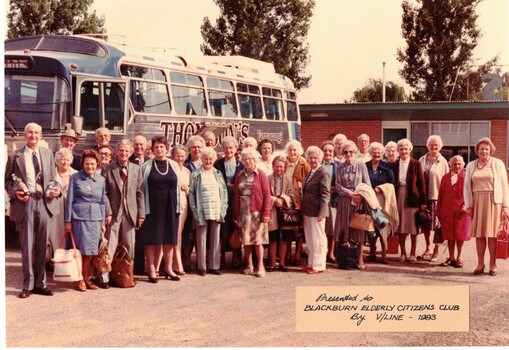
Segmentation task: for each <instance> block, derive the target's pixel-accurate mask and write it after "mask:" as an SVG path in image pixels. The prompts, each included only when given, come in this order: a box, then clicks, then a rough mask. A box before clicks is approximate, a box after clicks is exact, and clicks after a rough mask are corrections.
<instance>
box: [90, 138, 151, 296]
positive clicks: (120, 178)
mask: <svg viewBox="0 0 509 350" xmlns="http://www.w3.org/2000/svg"><path fill="white" fill-rule="evenodd" d="M131 153H132V144H131V141H129V140H127V139H125V140H121V141H120V142H119V143H118V145H117V151H116V154H117V156H116V159H115V160H114V161H113V162H111V163H109V164H107V165H106V166H104V167H103V168H102V170H101V175H102V176H104V178H105V179H106V195H107V197H108V201H107V203H106V225H107V230H106V239H107V240H108V253H109V255H110V256H111V257H112V256H113V254H115V250H116V249H117V246H118V243H119V242H122V243H124V244H125V245H126V246H127V247H128V250H129V255H130V257H131V259H133V258H134V252H135V229H136V228H139V227H140V226H141V225H142V224H143V221H144V220H145V189H144V185H143V176H142V174H141V167H140V166H139V165H136V164H134V163H131V162H129V157H130V156H131ZM99 287H101V288H105V289H106V288H109V274H108V273H107V272H105V273H103V274H102V282H101V283H99Z"/></svg>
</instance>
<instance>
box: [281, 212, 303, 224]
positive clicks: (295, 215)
mask: <svg viewBox="0 0 509 350" xmlns="http://www.w3.org/2000/svg"><path fill="white" fill-rule="evenodd" d="M279 224H280V225H281V226H300V225H301V224H302V215H301V212H300V210H297V209H292V208H281V209H280V211H279Z"/></svg>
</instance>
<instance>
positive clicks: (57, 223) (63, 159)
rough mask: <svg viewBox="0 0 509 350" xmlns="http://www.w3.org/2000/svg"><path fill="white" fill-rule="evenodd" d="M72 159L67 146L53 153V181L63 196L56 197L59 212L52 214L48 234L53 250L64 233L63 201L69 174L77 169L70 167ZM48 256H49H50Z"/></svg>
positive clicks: (65, 197) (56, 247)
mask: <svg viewBox="0 0 509 350" xmlns="http://www.w3.org/2000/svg"><path fill="white" fill-rule="evenodd" d="M72 161H73V155H72V151H71V150H70V149H69V148H61V149H60V150H59V151H58V152H57V153H55V164H56V166H57V167H56V176H55V181H56V182H57V183H58V184H59V185H60V188H61V190H62V195H63V198H58V201H59V203H60V212H59V213H58V214H55V215H54V216H53V220H51V230H50V234H49V242H50V243H51V247H52V248H53V251H52V252H51V253H52V254H53V252H54V251H55V250H56V249H58V248H59V247H60V241H61V240H62V236H63V235H64V222H65V220H64V219H65V203H66V199H67V189H68V188H69V181H70V179H71V175H73V174H75V173H76V172H77V171H76V170H74V169H73V168H71V164H72ZM52 257H53V255H52V256H50V257H49V258H52Z"/></svg>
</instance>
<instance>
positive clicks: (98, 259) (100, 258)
mask: <svg viewBox="0 0 509 350" xmlns="http://www.w3.org/2000/svg"><path fill="white" fill-rule="evenodd" d="M92 265H94V267H95V268H96V269H97V271H99V272H110V271H111V258H110V255H109V253H108V240H107V239H106V238H104V237H103V238H102V240H101V246H100V247H99V254H97V255H95V256H94V257H93V258H92Z"/></svg>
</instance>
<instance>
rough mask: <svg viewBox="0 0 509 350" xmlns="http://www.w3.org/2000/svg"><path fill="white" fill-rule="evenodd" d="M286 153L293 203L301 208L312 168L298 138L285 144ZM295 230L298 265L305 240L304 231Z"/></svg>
mask: <svg viewBox="0 0 509 350" xmlns="http://www.w3.org/2000/svg"><path fill="white" fill-rule="evenodd" d="M285 153H286V154H287V158H286V175H288V176H289V177H290V178H291V179H292V181H293V194H294V198H293V203H294V205H295V209H297V210H300V206H301V202H302V186H303V184H304V180H305V179H306V177H307V176H308V174H309V171H310V170H311V168H310V166H309V164H308V162H306V159H304V157H302V154H304V149H303V148H302V145H301V143H300V142H299V141H297V140H290V141H288V143H287V144H286V146H285ZM294 232H295V238H294V239H295V256H294V260H293V262H294V264H295V265H296V266H299V265H300V256H301V251H302V243H303V242H304V236H303V234H302V232H301V231H300V230H299V229H297V230H295V231H294ZM292 240H293V238H291V240H290V241H289V247H290V249H288V251H287V258H288V257H289V256H290V255H291V241H292ZM289 260H290V259H289Z"/></svg>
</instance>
